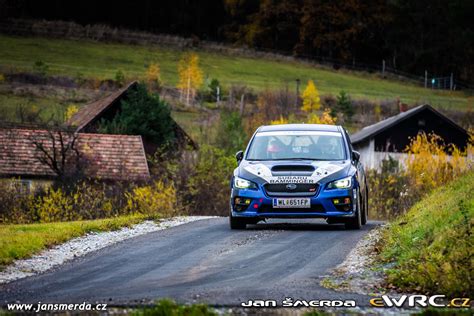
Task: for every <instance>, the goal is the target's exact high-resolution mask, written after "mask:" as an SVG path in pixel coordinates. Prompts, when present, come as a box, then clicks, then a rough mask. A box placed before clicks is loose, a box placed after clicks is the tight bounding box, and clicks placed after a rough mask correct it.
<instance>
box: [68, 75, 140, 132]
mask: <svg viewBox="0 0 474 316" xmlns="http://www.w3.org/2000/svg"><path fill="white" fill-rule="evenodd" d="M136 84H137V82H136V81H132V82H130V83H129V84H127V85H126V86H125V87H124V88H122V89H120V90H117V91H115V92H114V93H112V94H111V95H109V96H108V97H105V98H103V99H100V100H97V101H94V102H92V103H89V104H86V105H84V106H83V107H81V109H80V110H79V111H78V112H77V113H75V114H74V115H73V116H72V117H71V118H70V119H69V121H68V123H69V124H70V125H71V126H76V127H77V130H78V131H82V129H83V128H84V127H86V126H87V125H89V124H90V123H92V122H93V121H95V120H96V119H98V118H100V115H101V114H102V113H104V112H105V111H106V110H107V109H108V108H109V107H110V106H112V105H113V104H114V103H115V102H116V101H118V100H119V99H120V98H122V97H123V96H124V95H125V94H126V93H127V91H128V89H130V88H131V87H132V86H134V85H136Z"/></svg>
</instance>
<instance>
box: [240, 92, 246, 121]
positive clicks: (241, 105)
mask: <svg viewBox="0 0 474 316" xmlns="http://www.w3.org/2000/svg"><path fill="white" fill-rule="evenodd" d="M244 100H245V93H242V96H241V97H240V116H241V117H242V115H244Z"/></svg>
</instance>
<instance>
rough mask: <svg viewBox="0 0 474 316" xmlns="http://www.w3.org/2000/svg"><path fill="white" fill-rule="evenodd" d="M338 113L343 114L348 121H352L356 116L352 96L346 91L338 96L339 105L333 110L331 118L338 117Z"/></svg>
mask: <svg viewBox="0 0 474 316" xmlns="http://www.w3.org/2000/svg"><path fill="white" fill-rule="evenodd" d="M337 112H341V113H343V114H344V118H345V119H346V120H347V121H350V120H352V117H353V116H354V112H355V111H354V106H353V105H352V101H351V98H350V96H349V95H348V94H347V93H346V92H345V91H341V92H340V93H339V95H338V96H337V105H336V108H335V109H334V108H333V109H332V111H331V116H333V117H335V116H337Z"/></svg>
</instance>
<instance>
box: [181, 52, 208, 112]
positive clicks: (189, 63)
mask: <svg viewBox="0 0 474 316" xmlns="http://www.w3.org/2000/svg"><path fill="white" fill-rule="evenodd" d="M178 74H179V82H178V86H177V87H178V89H179V90H180V92H181V100H183V98H185V99H186V105H189V102H190V100H191V99H194V98H195V96H196V91H197V89H199V87H200V86H201V85H202V83H203V74H202V70H201V68H199V57H198V55H196V54H194V53H191V54H185V55H184V56H183V58H182V59H181V60H180V61H179V63H178Z"/></svg>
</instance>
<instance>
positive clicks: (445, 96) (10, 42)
mask: <svg viewBox="0 0 474 316" xmlns="http://www.w3.org/2000/svg"><path fill="white" fill-rule="evenodd" d="M197 53H198V55H199V57H200V64H201V66H202V68H203V71H204V74H205V76H206V77H207V78H217V79H219V81H220V82H221V84H223V86H224V87H229V86H230V85H231V84H234V83H239V84H245V85H247V86H248V87H251V88H253V89H255V90H257V91H258V90H262V89H266V88H276V87H284V86H285V85H289V87H290V89H295V80H296V79H300V80H301V82H303V83H305V82H306V81H307V80H309V79H312V80H315V82H316V84H317V86H318V89H319V90H320V93H321V94H333V95H336V94H338V93H339V92H340V91H341V90H344V91H346V92H347V93H349V94H350V95H351V96H352V97H354V98H366V99H371V100H386V99H394V98H396V97H400V98H401V100H402V101H403V102H406V103H430V104H432V105H434V106H438V107H443V108H450V109H458V110H466V109H468V108H469V107H472V100H471V101H469V99H468V97H469V95H467V94H465V93H463V92H448V91H433V90H430V89H424V88H422V87H419V86H415V85H413V84H409V83H405V82H401V81H394V80H386V79H381V78H380V77H379V76H378V75H376V74H368V73H364V72H348V71H335V70H332V69H327V68H320V67H319V68H318V67H312V66H308V65H307V64H304V63H300V62H296V61H295V62H291V61H288V62H283V61H273V60H268V59H261V58H249V57H237V56H229V55H225V54H217V53H211V52H205V51H197ZM182 54H183V52H182V51H180V50H178V49H176V48H172V47H164V46H163V47H158V46H136V45H125V44H107V43H97V42H92V41H74V40H61V39H48V38H37V37H31V38H28V37H11V36H5V35H0V66H1V67H2V68H6V69H9V68H13V69H20V70H25V71H33V68H34V67H33V65H34V63H35V62H36V61H42V62H44V63H45V64H46V65H47V66H48V74H51V75H67V76H71V77H83V78H86V77H87V78H100V79H107V78H108V79H113V78H115V75H116V73H117V71H118V70H121V71H122V72H123V73H124V74H125V76H126V77H128V78H144V76H145V72H146V66H147V65H148V64H149V63H150V62H159V64H160V69H161V77H162V79H163V81H164V83H165V84H166V85H173V86H174V85H176V83H177V82H178V72H177V65H178V61H179V59H180V58H181V55H182ZM469 102H470V103H471V105H469Z"/></svg>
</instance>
